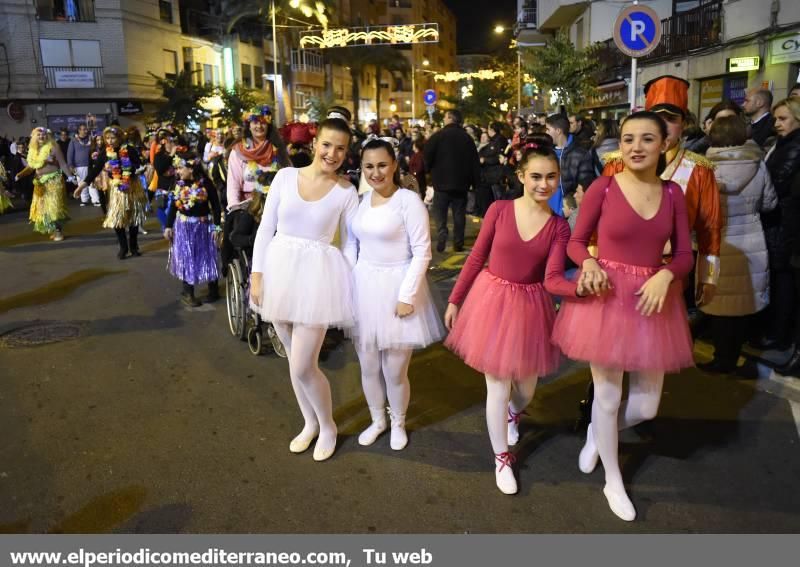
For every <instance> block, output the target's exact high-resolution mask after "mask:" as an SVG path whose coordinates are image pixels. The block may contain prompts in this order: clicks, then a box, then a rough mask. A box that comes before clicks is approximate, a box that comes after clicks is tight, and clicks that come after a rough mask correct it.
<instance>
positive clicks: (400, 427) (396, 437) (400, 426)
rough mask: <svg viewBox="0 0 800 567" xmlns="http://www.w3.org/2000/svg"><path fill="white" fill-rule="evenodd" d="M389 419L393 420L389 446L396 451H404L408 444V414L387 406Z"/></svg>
mask: <svg viewBox="0 0 800 567" xmlns="http://www.w3.org/2000/svg"><path fill="white" fill-rule="evenodd" d="M387 410H388V412H389V420H390V421H391V422H392V431H391V434H390V436H389V446H390V447H391V448H392V449H393V450H395V451H402V450H403V449H405V448H406V445H408V435H407V434H406V414H404V413H394V412H393V411H392V408H387Z"/></svg>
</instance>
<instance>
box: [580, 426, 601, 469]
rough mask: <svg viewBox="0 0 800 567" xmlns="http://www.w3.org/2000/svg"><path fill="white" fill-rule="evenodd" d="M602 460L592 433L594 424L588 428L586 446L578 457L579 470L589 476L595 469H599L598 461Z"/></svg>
mask: <svg viewBox="0 0 800 567" xmlns="http://www.w3.org/2000/svg"><path fill="white" fill-rule="evenodd" d="M599 458H600V453H598V452H597V444H596V443H595V442H594V434H593V433H592V424H591V423H590V424H589V427H587V428H586V444H584V446H583V449H581V453H580V455H578V468H579V469H580V470H581V472H582V473H586V474H589V473H591V472H592V471H593V470H594V469H595V467H597V459H599Z"/></svg>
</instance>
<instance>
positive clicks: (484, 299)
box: [445, 144, 578, 494]
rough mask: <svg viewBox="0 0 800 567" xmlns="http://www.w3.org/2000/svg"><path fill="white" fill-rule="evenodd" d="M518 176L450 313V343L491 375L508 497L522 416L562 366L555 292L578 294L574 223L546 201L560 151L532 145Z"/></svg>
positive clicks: (492, 429)
mask: <svg viewBox="0 0 800 567" xmlns="http://www.w3.org/2000/svg"><path fill="white" fill-rule="evenodd" d="M517 175H518V177H519V180H520V182H521V183H522V184H523V186H524V193H523V195H522V197H520V198H518V199H515V200H513V201H495V202H494V203H492V205H491V206H490V207H489V208H488V209H487V211H486V216H485V217H484V219H483V224H482V226H481V231H480V234H478V239H477V241H476V242H475V246H474V247H473V249H472V252H471V253H470V255H469V258H467V261H466V263H465V264H464V268H463V269H462V270H461V275H460V276H459V277H458V281H457V282H456V285H455V288H454V289H453V292H452V293H451V294H450V300H449V301H450V303H449V305H448V306H447V311H446V313H445V325H446V326H447V328H448V329H450V335H449V336H448V337H447V340H446V341H445V346H446V347H448V348H449V349H451V350H453V351H454V352H455V353H456V354H458V355H459V356H460V357H461V358H462V359H463V360H464V362H466V363H467V364H468V365H469V366H471V367H472V368H474V369H475V370H478V371H479V372H483V373H484V374H485V375H486V425H487V428H488V430H489V438H490V440H491V443H492V450H493V452H494V456H495V481H496V483H497V487H498V488H499V489H500V491H501V492H503V493H505V494H514V493H516V492H517V481H516V479H515V478H514V473H513V470H512V464H513V463H514V460H515V459H514V455H512V454H511V453H510V452H509V450H508V447H509V445H515V444H516V443H517V440H518V438H519V430H518V427H517V426H518V423H519V416H520V414H521V413H522V411H523V410H524V409H525V407H526V406H527V405H528V404H529V403H530V401H531V400H532V399H533V393H534V390H535V388H536V383H537V381H538V377H539V376H543V375H545V374H549V373H551V372H553V371H554V370H555V369H556V368H558V365H559V360H560V354H559V352H558V349H557V348H556V347H555V346H553V345H552V344H551V342H550V335H551V331H552V328H553V322H554V321H555V317H556V313H555V309H554V307H553V298H552V296H551V295H550V294H554V295H560V296H572V297H575V296H576V295H577V293H578V289H577V287H576V284H574V283H571V282H569V281H567V280H566V279H565V278H564V259H565V257H566V252H565V251H566V246H567V242H568V240H569V226H568V225H567V221H565V220H564V219H563V218H561V217H559V216H557V215H554V214H553V213H552V211H551V210H550V207H549V205H548V203H547V201H548V199H549V198H550V197H551V196H552V195H553V192H554V191H555V190H556V188H557V187H558V178H559V167H558V158H557V157H556V154H555V152H553V150H552V148H551V147H550V146H543V145H537V144H529V145H528V147H527V149H526V150H525V153H524V155H523V158H522V160H521V161H520V164H519V169H518V172H517ZM487 258H488V260H489V267H488V270H484V269H483V265H484V263H485V262H486V260H487Z"/></svg>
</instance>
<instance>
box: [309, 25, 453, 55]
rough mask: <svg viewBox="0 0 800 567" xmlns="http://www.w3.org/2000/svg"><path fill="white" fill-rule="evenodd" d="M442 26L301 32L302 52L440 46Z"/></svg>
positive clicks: (405, 26)
mask: <svg viewBox="0 0 800 567" xmlns="http://www.w3.org/2000/svg"><path fill="white" fill-rule="evenodd" d="M438 41H439V24H436V23H432V24H431V23H426V24H407V25H399V26H366V27H355V28H336V29H323V30H321V31H320V30H311V31H306V32H300V48H301V49H306V48H317V49H326V48H332V47H347V46H352V45H400V44H410V43H437V42H438Z"/></svg>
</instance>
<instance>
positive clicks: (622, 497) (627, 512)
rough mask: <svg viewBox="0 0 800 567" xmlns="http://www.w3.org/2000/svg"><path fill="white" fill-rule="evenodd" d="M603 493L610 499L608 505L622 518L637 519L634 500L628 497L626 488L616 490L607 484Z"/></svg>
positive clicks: (627, 520) (628, 520) (627, 519)
mask: <svg viewBox="0 0 800 567" xmlns="http://www.w3.org/2000/svg"><path fill="white" fill-rule="evenodd" d="M603 494H605V496H606V500H608V507H609V508H611V511H612V512H614V514H615V515H616V516H617V517H618V518H619V519H620V520H625V521H626V522H632V521H634V520H635V519H636V508H634V507H633V502H631V500H630V498H628V495H627V494H626V493H625V489H624V488H621V489H617V490H614V489H611V488H609V487H608V485H606V486H605V488H603Z"/></svg>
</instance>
